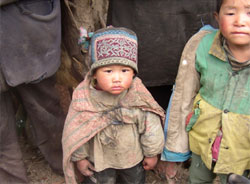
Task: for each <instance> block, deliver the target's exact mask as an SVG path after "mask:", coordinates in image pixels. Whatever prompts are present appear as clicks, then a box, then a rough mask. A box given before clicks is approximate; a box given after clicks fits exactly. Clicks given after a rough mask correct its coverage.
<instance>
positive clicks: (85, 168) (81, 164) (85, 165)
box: [76, 159, 95, 176]
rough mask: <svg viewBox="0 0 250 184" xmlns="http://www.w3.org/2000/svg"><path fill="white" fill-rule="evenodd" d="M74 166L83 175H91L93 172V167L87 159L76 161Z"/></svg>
mask: <svg viewBox="0 0 250 184" xmlns="http://www.w3.org/2000/svg"><path fill="white" fill-rule="evenodd" d="M76 166H77V168H78V170H79V171H80V172H81V173H82V174H83V175H84V176H92V175H93V174H94V173H93V171H95V168H94V166H93V165H92V164H91V163H90V162H89V161H88V160H87V159H84V160H80V161H77V162H76Z"/></svg>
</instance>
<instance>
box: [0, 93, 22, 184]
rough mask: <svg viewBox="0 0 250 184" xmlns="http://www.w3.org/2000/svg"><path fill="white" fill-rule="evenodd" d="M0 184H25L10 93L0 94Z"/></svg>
mask: <svg viewBox="0 0 250 184" xmlns="http://www.w3.org/2000/svg"><path fill="white" fill-rule="evenodd" d="M0 180H1V181H0V183H13V184H15V183H27V177H26V171H25V168H24V164H23V161H22V153H21V150H20V147H19V145H18V139H17V134H16V123H15V114H14V108H13V104H12V100H11V95H10V92H9V91H7V92H0Z"/></svg>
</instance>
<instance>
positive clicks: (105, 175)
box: [89, 169, 116, 184]
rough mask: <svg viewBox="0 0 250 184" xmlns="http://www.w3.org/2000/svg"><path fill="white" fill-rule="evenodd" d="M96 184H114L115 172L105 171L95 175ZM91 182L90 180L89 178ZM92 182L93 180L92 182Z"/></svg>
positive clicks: (112, 170)
mask: <svg viewBox="0 0 250 184" xmlns="http://www.w3.org/2000/svg"><path fill="white" fill-rule="evenodd" d="M94 176H95V179H96V181H97V182H96V183H98V184H115V183H116V170H115V169H105V170H103V171H101V172H96V173H95V175H94ZM89 179H90V180H91V178H89ZM92 181H93V180H92Z"/></svg>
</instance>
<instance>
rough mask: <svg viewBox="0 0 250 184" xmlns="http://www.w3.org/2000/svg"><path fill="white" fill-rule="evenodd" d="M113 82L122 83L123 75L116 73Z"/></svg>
mask: <svg viewBox="0 0 250 184" xmlns="http://www.w3.org/2000/svg"><path fill="white" fill-rule="evenodd" d="M113 81H114V82H120V81H121V75H120V73H119V72H114V74H113Z"/></svg>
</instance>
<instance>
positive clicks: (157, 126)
mask: <svg viewBox="0 0 250 184" xmlns="http://www.w3.org/2000/svg"><path fill="white" fill-rule="evenodd" d="M91 94H92V95H91V97H92V99H93V100H92V103H93V105H94V106H95V107H97V108H98V109H100V111H103V110H105V109H110V108H112V107H118V106H119V102H120V100H121V98H122V97H121V98H119V97H118V98H117V96H114V95H110V94H108V93H106V92H103V91H98V90H95V89H92V90H91ZM125 95H126V93H125ZM122 96H124V95H122ZM100 104H101V106H102V107H101V108H100ZM101 109H102V110H101ZM109 116H110V121H112V123H111V124H110V125H109V126H108V127H106V128H104V129H103V130H102V131H101V132H99V133H97V135H96V136H95V137H94V138H92V139H91V140H90V141H89V142H87V143H85V144H84V145H83V146H81V147H80V150H77V154H78V155H79V156H80V157H79V156H78V157H79V158H78V160H82V159H85V158H87V159H88V160H90V161H91V162H92V163H94V165H95V169H96V171H102V170H104V169H106V168H116V169H124V168H130V167H133V166H134V165H136V164H138V163H139V162H141V161H142V159H143V157H144V156H147V157H153V156H155V155H157V154H160V153H161V151H162V148H163V146H162V145H163V144H164V143H163V131H162V126H161V119H160V117H159V116H158V115H156V114H154V113H151V112H146V111H143V110H141V109H139V108H137V107H131V108H129V109H127V108H123V107H119V108H117V109H116V110H114V111H113V112H109ZM73 155H75V152H74V154H73ZM75 156H76V155H75Z"/></svg>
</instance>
